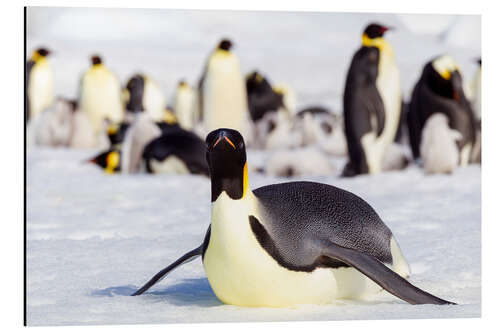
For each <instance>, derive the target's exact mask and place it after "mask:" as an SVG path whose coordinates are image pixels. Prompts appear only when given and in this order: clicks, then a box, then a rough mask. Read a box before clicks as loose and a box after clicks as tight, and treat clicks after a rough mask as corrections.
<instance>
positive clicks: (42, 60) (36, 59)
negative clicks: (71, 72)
mask: <svg viewBox="0 0 500 333" xmlns="http://www.w3.org/2000/svg"><path fill="white" fill-rule="evenodd" d="M31 60H33V61H34V62H35V63H36V64H44V63H46V62H47V58H45V57H44V56H43V55H40V54H38V53H35V54H33V56H32V57H31Z"/></svg>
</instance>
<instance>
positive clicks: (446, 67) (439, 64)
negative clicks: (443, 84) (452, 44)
mask: <svg viewBox="0 0 500 333" xmlns="http://www.w3.org/2000/svg"><path fill="white" fill-rule="evenodd" d="M432 67H433V68H434V70H435V71H436V72H438V73H439V75H441V77H442V78H443V79H445V80H449V79H450V77H451V73H452V72H454V71H458V70H459V68H458V64H457V63H456V62H455V59H453V58H452V57H450V56H449V55H444V56H441V57H439V58H437V59H435V60H434V61H433V62H432Z"/></svg>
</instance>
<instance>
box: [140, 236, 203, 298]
mask: <svg viewBox="0 0 500 333" xmlns="http://www.w3.org/2000/svg"><path fill="white" fill-rule="evenodd" d="M210 229H211V228H210V226H209V227H208V230H207V233H206V235H205V239H204V240H203V243H202V244H201V245H200V246H198V247H197V248H196V249H194V250H191V251H189V252H188V253H186V254H184V255H183V256H182V257H180V258H179V259H177V260H176V261H174V262H173V263H172V264H170V265H168V266H167V267H165V268H164V269H162V270H161V271H159V272H158V273H156V274H155V276H153V277H152V278H151V279H150V280H149V281H148V282H146V284H145V285H143V286H142V287H141V288H139V289H138V290H137V291H136V292H135V293H133V294H132V295H131V296H137V295H141V294H143V293H144V292H145V291H147V290H148V289H149V288H151V287H152V286H154V285H155V284H156V283H158V282H160V281H161V280H163V279H164V278H165V277H166V276H167V274H168V273H170V272H172V271H173V270H174V269H176V268H177V267H179V266H182V265H184V264H186V263H188V262H190V261H193V260H194V259H196V258H197V257H199V256H202V257H203V256H204V255H205V251H206V250H207V247H208V242H209V241H210Z"/></svg>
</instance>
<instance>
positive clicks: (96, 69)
mask: <svg viewBox="0 0 500 333" xmlns="http://www.w3.org/2000/svg"><path fill="white" fill-rule="evenodd" d="M104 68H105V67H104V65H103V64H102V63H100V64H95V65H92V67H91V69H92V70H94V71H98V70H103V69H104Z"/></svg>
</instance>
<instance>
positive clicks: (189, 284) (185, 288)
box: [91, 278, 222, 307]
mask: <svg viewBox="0 0 500 333" xmlns="http://www.w3.org/2000/svg"><path fill="white" fill-rule="evenodd" d="M137 289H139V287H137V286H134V285H126V286H116V287H109V288H105V289H99V290H94V291H93V292H92V293H91V295H92V296H97V297H106V296H107V297H114V296H130V295H132V294H133V293H134V292H135V291H136V290H137ZM140 297H144V298H147V299H151V300H154V301H167V302H168V303H171V304H174V305H178V306H193V305H198V306H201V307H213V306H219V305H222V303H221V302H220V301H219V299H218V298H217V296H215V294H214V292H213V291H212V288H211V287H210V284H209V282H208V279H207V278H195V279H183V280H182V281H181V282H179V283H176V284H174V285H171V286H167V287H165V288H163V289H158V290H149V291H147V292H145V293H144V294H143V295H142V296H140Z"/></svg>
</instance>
